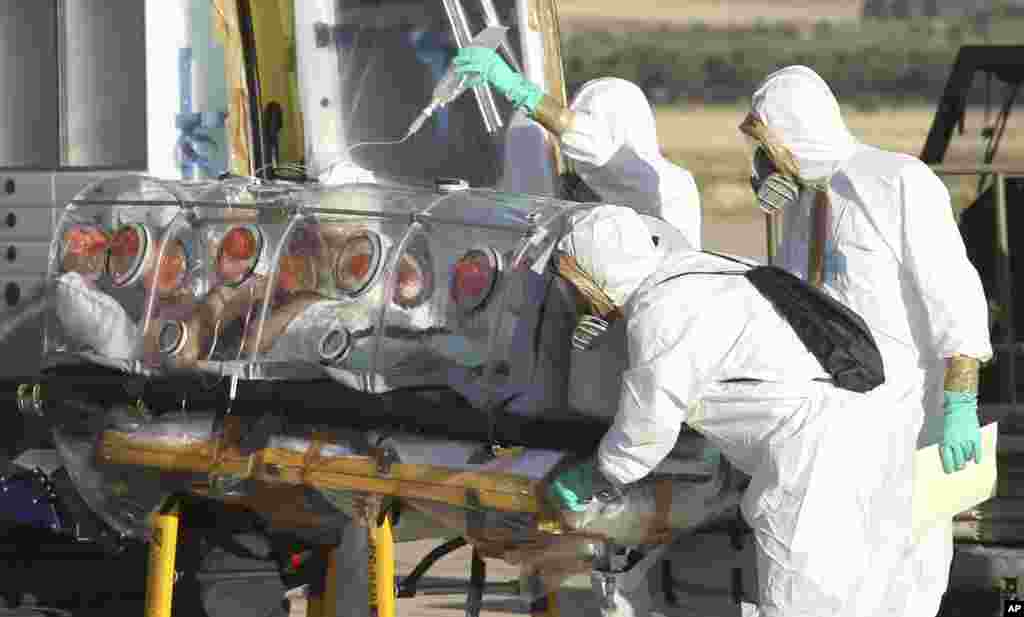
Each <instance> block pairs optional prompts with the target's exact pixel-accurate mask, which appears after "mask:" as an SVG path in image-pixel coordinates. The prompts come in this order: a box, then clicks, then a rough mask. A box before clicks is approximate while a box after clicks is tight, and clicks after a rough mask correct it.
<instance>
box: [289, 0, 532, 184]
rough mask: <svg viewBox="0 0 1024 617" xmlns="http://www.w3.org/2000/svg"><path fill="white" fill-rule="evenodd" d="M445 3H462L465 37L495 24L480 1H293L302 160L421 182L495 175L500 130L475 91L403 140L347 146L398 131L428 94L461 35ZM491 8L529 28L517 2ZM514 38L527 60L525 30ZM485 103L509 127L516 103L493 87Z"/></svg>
mask: <svg viewBox="0 0 1024 617" xmlns="http://www.w3.org/2000/svg"><path fill="white" fill-rule="evenodd" d="M447 6H458V7H459V12H460V13H461V14H462V15H461V17H463V18H464V19H465V22H466V26H467V27H468V29H469V32H468V33H466V34H468V36H469V37H472V36H473V35H476V34H478V33H479V32H480V31H481V30H483V29H484V27H485V26H487V25H490V24H489V19H488V16H487V15H486V13H485V12H484V10H483V6H482V5H481V4H480V3H478V2H463V1H459V2H456V3H451V4H449V3H446V2H442V0H430V1H428V2H406V3H399V4H395V3H381V4H372V5H371V4H367V3H364V2H358V1H356V0H303V1H301V2H296V3H295V33H296V40H295V43H296V48H297V55H298V57H299V58H300V59H301V61H300V62H299V64H298V87H299V91H300V93H301V98H302V100H303V102H304V103H308V104H307V105H304V106H303V120H304V125H305V126H304V133H305V135H307V152H306V160H307V161H308V164H309V166H310V168H311V169H313V170H314V172H315V173H316V174H320V173H322V172H324V171H326V169H327V167H328V165H330V164H331V163H333V162H336V161H338V160H346V159H349V160H352V161H353V162H354V163H356V164H357V165H358V166H359V167H362V168H364V169H368V170H372V171H373V172H374V173H383V174H386V175H394V176H403V177H413V178H420V179H423V180H433V179H434V178H436V177H440V176H452V175H459V176H460V177H463V178H466V179H467V180H469V181H470V182H471V183H473V184H474V185H481V186H494V185H495V184H496V183H497V181H498V180H499V176H500V173H501V169H502V159H501V157H502V151H503V148H502V145H503V144H502V141H503V140H502V136H503V135H502V134H501V133H499V134H497V135H495V136H492V135H489V134H488V132H487V127H486V125H485V123H484V119H483V116H482V115H481V107H480V105H481V103H480V102H478V99H477V97H476V96H475V95H474V94H473V93H472V92H469V93H467V94H465V95H463V96H461V97H459V98H458V99H456V100H455V101H454V102H452V103H451V104H450V105H448V106H446V107H445V108H444V109H441V110H439V111H438V112H437V113H435V114H434V116H433V117H432V118H431V119H430V120H428V122H427V123H426V124H425V125H424V126H423V128H422V129H421V130H420V131H419V132H417V133H416V134H415V135H414V136H413V137H412V138H411V139H409V140H408V141H406V142H404V143H402V144H400V145H386V144H374V145H367V146H366V147H362V148H357V149H355V150H351V151H348V148H349V147H350V146H352V145H354V144H357V143H360V142H385V141H389V140H398V139H400V138H401V136H402V133H403V132H404V131H405V128H406V127H407V126H409V123H410V122H412V120H413V119H414V118H415V117H416V116H417V114H418V113H419V112H420V110H422V109H423V107H425V106H426V105H427V104H428V103H429V102H430V98H431V94H432V92H433V90H434V87H435V86H436V84H437V83H438V82H439V81H440V80H441V78H442V77H443V76H444V74H445V71H446V70H447V69H448V67H449V65H450V63H451V59H452V58H453V57H454V56H455V52H456V51H457V50H458V44H457V41H458V40H459V38H460V34H462V33H457V32H455V31H453V28H452V23H453V21H452V17H453V16H452V15H450V14H449V13H448V12H447V11H446V8H447ZM488 6H489V7H493V8H494V13H495V15H494V17H495V18H497V19H498V20H499V21H500V23H501V24H502V25H505V26H516V25H518V24H522V26H521V27H525V24H526V21H527V16H526V15H521V14H518V12H517V10H516V8H517V3H516V2H515V1H514V0H494V1H493V2H488ZM508 38H509V43H510V46H511V47H512V49H511V50H510V51H511V52H512V53H513V54H514V55H515V57H516V58H517V59H518V58H521V57H522V55H521V50H520V49H519V37H517V36H509V37H508ZM398 84H400V87H399V86H397V85H398ZM487 104H488V108H489V109H490V113H494V114H496V115H497V116H498V117H499V118H500V120H501V122H502V124H505V125H507V123H508V122H509V120H510V118H511V117H512V115H513V111H514V110H513V109H512V106H511V104H509V103H508V102H507V101H506V100H504V98H502V97H501V96H497V95H491V96H488V97H487ZM537 155H538V156H543V155H544V152H543V151H539V152H537Z"/></svg>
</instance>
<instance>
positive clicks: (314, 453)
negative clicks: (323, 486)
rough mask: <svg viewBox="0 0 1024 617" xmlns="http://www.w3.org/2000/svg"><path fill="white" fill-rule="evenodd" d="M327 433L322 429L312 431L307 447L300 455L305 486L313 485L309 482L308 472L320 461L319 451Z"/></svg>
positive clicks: (326, 437) (325, 440)
mask: <svg viewBox="0 0 1024 617" xmlns="http://www.w3.org/2000/svg"><path fill="white" fill-rule="evenodd" d="M327 439H328V435H327V433H325V432H324V431H314V432H313V435H312V437H311V438H310V441H309V448H308V449H306V453H305V454H304V455H303V457H302V482H303V484H305V485H307V486H313V484H312V482H310V477H309V475H310V472H311V471H312V470H313V468H314V467H315V466H316V465H317V464H318V463H319V462H320V459H321V451H322V450H323V447H324V443H326V442H327Z"/></svg>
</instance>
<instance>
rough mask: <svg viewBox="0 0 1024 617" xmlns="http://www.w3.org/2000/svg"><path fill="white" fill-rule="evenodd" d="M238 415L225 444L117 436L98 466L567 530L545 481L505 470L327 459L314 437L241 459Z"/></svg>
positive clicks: (108, 435)
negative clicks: (338, 493) (506, 515)
mask: <svg viewBox="0 0 1024 617" xmlns="http://www.w3.org/2000/svg"><path fill="white" fill-rule="evenodd" d="M237 420H238V419H237V418H230V417H229V418H226V419H225V424H224V430H223V432H222V435H221V437H220V438H219V439H216V440H214V441H206V442H201V443H198V444H190V445H181V446H179V445H164V444H142V443H140V442H139V441H138V440H137V439H133V438H132V437H130V436H128V435H126V434H124V433H120V432H117V431H110V430H108V431H104V432H103V434H102V435H101V436H100V439H99V447H98V448H97V459H98V462H99V463H100V464H117V465H130V466H137V467H152V468H157V469H161V470H164V471H174V472H190V473H202V474H210V475H229V476H233V477H236V478H242V479H249V480H255V481H257V482H260V483H264V484H267V485H279V486H280V485H291V486H310V487H314V488H321V489H333V490H344V491H356V492H366V493H374V494H378V495H388V496H392V497H398V498H403V499H425V500H429V501H433V502H439V503H444V504H447V505H450V506H456V507H461V508H484V509H490V510H498V511H501V512H517V513H529V514H538V515H539V519H540V523H539V526H540V529H539V530H541V531H543V532H545V533H556V534H557V533H564V530H563V528H562V525H561V523H560V521H559V520H558V517H557V514H556V513H555V512H554V511H552V510H551V509H550V508H549V507H548V506H547V505H546V503H545V500H544V499H543V498H542V496H541V491H542V490H543V486H542V482H541V481H539V480H530V479H526V478H523V477H521V476H517V475H513V474H505V473H499V472H494V473H490V472H489V473H479V472H473V471H464V470H458V469H452V468H449V467H442V466H435V465H419V464H406V463H394V464H391V465H388V466H384V465H382V463H381V461H379V460H378V459H376V458H374V457H371V456H333V457H325V456H321V455H320V454H319V453H320V451H321V449H322V446H323V445H324V444H325V443H327V439H328V436H327V435H326V434H323V433H319V434H314V435H313V437H312V439H311V440H310V445H309V448H308V449H307V450H306V452H302V453H300V452H294V451H291V450H283V449H277V448H264V449H262V450H258V451H256V452H254V453H252V454H242V453H241V451H240V448H239V444H238V440H239V434H240V428H241V427H240V424H239V423H238V421H237Z"/></svg>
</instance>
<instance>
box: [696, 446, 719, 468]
mask: <svg viewBox="0 0 1024 617" xmlns="http://www.w3.org/2000/svg"><path fill="white" fill-rule="evenodd" d="M700 458H701V460H702V461H703V462H704V463H705V464H707V465H717V464H718V463H720V462H721V460H722V451H721V450H719V449H718V448H716V447H714V446H713V445H711V444H706V445H705V446H704V451H703V452H701V456H700Z"/></svg>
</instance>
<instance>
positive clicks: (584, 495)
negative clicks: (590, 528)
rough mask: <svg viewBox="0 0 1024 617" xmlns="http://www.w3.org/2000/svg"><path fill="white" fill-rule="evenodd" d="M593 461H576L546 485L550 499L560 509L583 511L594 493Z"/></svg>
mask: <svg viewBox="0 0 1024 617" xmlns="http://www.w3.org/2000/svg"><path fill="white" fill-rule="evenodd" d="M594 473H595V470H594V463H593V461H590V460H588V461H584V462H582V463H577V464H576V465H573V466H572V467H570V468H568V469H566V470H565V471H563V472H562V473H560V474H558V475H557V476H555V479H554V480H552V481H551V484H549V485H548V489H547V493H548V497H550V498H551V501H552V502H553V503H554V504H555V505H556V506H558V507H559V508H560V509H562V510H569V511H572V512H583V511H584V510H586V509H587V502H589V501H590V499H591V498H592V497H593V495H594Z"/></svg>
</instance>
